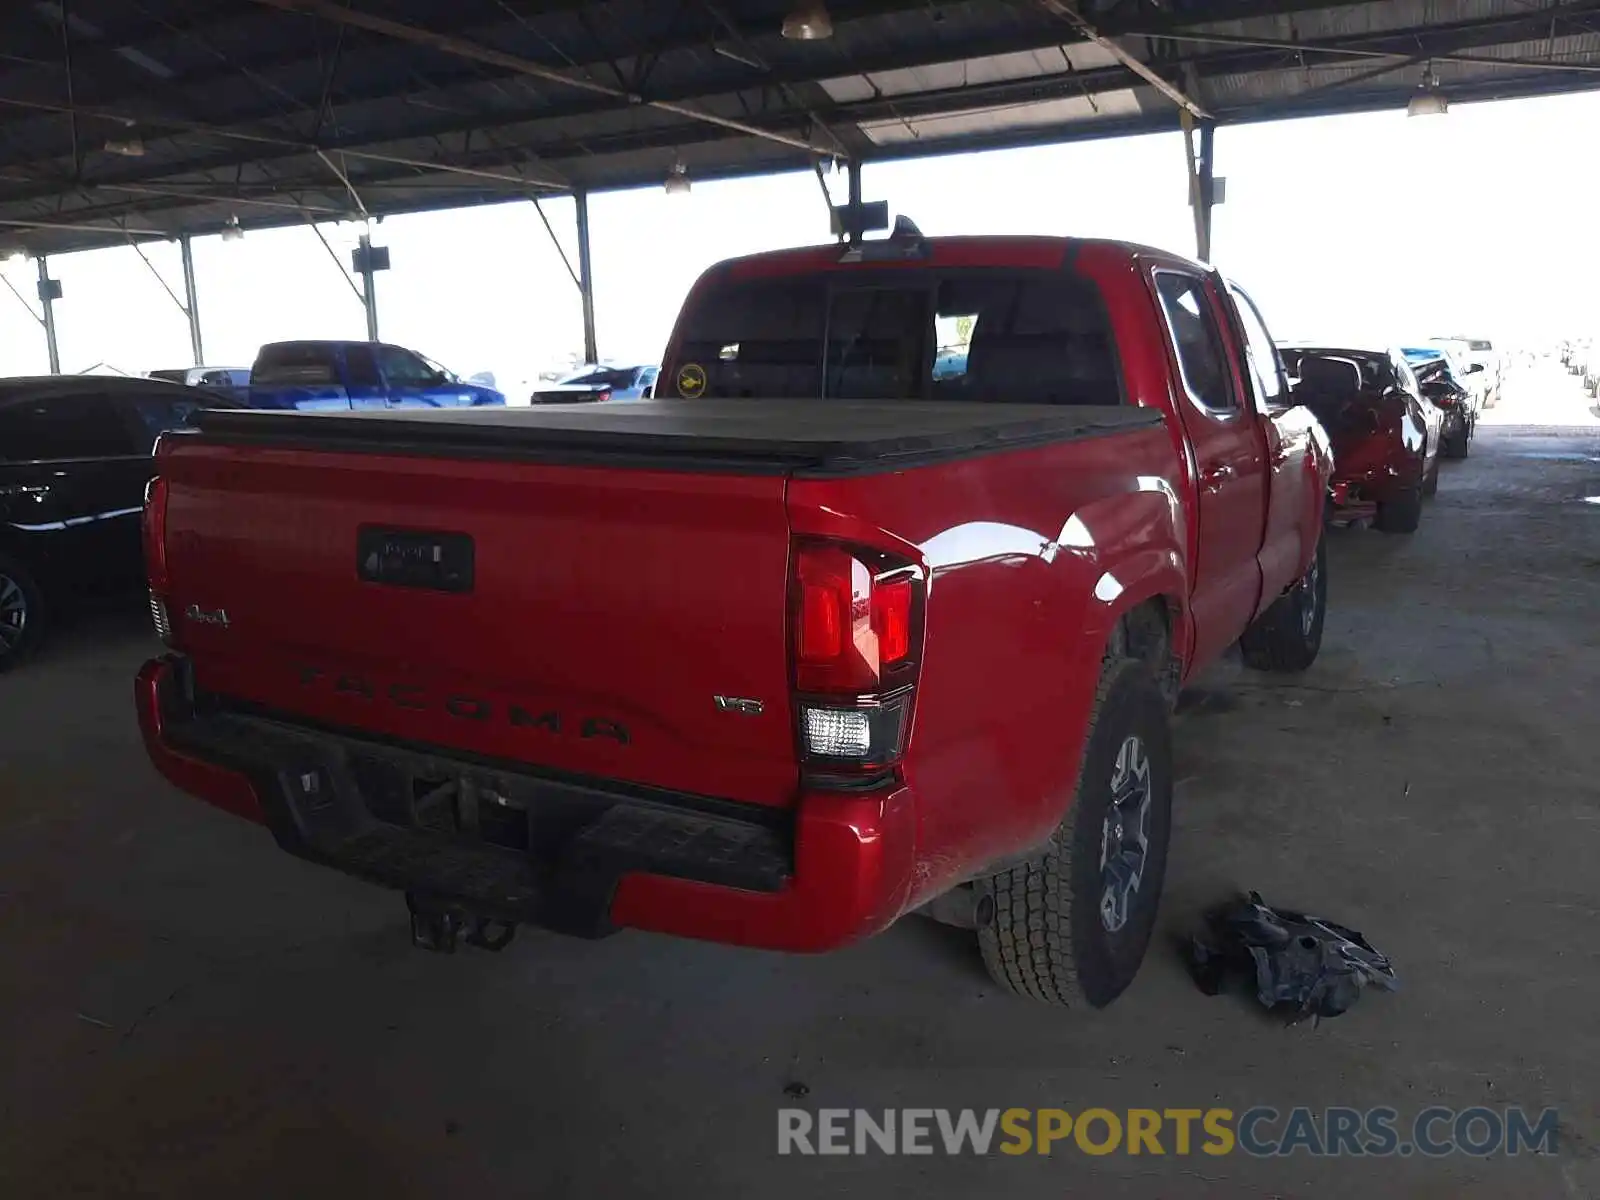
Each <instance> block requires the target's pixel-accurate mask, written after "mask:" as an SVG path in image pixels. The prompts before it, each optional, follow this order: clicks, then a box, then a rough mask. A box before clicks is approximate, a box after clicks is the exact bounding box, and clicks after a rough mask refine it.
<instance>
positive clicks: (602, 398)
mask: <svg viewBox="0 0 1600 1200" xmlns="http://www.w3.org/2000/svg"><path fill="white" fill-rule="evenodd" d="M594 398H595V399H596V400H597V401H599V402H600V403H601V404H604V403H605V402H606V401H607V400H609V399H611V389H610V388H605V389H603V390H602V391H598V392H596V393H595V394H594Z"/></svg>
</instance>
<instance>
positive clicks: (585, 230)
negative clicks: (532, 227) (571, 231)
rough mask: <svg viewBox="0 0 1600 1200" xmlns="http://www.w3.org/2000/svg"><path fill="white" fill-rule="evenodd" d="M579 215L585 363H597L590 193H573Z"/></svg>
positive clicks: (579, 270) (580, 288)
mask: <svg viewBox="0 0 1600 1200" xmlns="http://www.w3.org/2000/svg"><path fill="white" fill-rule="evenodd" d="M572 199H573V203H574V205H575V206H576V209H577V214H578V295H579V297H580V299H581V300H582V302H583V361H584V362H591V363H597V362H599V361H600V351H599V348H598V346H597V345H596V341H595V328H594V272H593V267H592V266H591V264H590V262H589V193H587V192H575V193H573V197H572Z"/></svg>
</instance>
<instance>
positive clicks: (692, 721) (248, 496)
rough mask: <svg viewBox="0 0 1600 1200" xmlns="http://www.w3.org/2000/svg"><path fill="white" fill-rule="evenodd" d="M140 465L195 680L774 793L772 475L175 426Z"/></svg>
mask: <svg viewBox="0 0 1600 1200" xmlns="http://www.w3.org/2000/svg"><path fill="white" fill-rule="evenodd" d="M305 419H309V420H316V419H317V418H305ZM158 469H159V472H160V475H161V477H162V478H163V479H164V480H165V481H166V488H167V515H166V531H167V533H166V547H167V577H168V580H169V586H168V588H167V591H168V596H167V600H168V608H169V611H170V612H171V613H172V614H173V617H174V624H175V626H176V633H175V636H176V638H177V641H178V644H179V645H180V647H181V648H182V649H183V650H184V651H186V652H187V653H189V654H190V655H191V657H192V658H193V660H194V664H195V672H196V681H197V684H198V686H199V687H200V688H201V689H202V690H204V691H206V692H208V693H215V694H217V695H219V696H222V697H225V698H228V699H230V700H233V701H239V702H244V703H246V704H248V705H251V706H259V707H260V708H262V709H264V710H266V711H268V712H277V713H282V714H284V715H285V716H286V717H287V718H288V719H291V720H301V721H311V722H314V723H318V724H323V725H328V726H331V727H334V728H340V729H348V730H357V731H364V732H367V733H370V734H374V735H378V736H381V737H385V738H391V739H398V740H401V741H404V742H410V743H418V744H423V745H428V746H436V747H446V748H450V749H453V750H457V751H462V752H466V753H469V754H474V755H482V756H486V757H489V758H493V759H499V760H509V761H513V762H518V763H529V764H535V765H538V766H540V767H545V768H550V769H553V770H557V771H563V772H570V773H573V774H578V775H588V776H600V777H605V778H611V779H620V780H628V781H632V782H635V783H639V784H645V785H653V786H657V787H663V788H671V789H676V790H682V791H692V792H697V793H701V794H710V795H716V796H721V797H724V798H727V799H734V800H745V801H750V802H754V803H760V804H768V805H783V804H787V803H789V802H790V801H791V798H792V796H793V795H794V791H795V785H796V778H797V769H796V758H795V749H794V736H793V731H792V728H791V724H790V719H789V705H788V700H787V696H788V657H787V651H786V644H785V636H786V635H785V627H786V626H785V609H786V578H787V571H788V542H789V531H788V525H787V519H786V516H785V508H784V504H785V497H784V492H785V486H786V485H785V479H784V477H783V476H782V475H781V474H765V475H750V474H738V473H687V472H672V471H657V470H641V469H637V468H632V469H624V470H616V469H609V468H606V467H602V466H584V465H552V464H541V463H529V462H508V461H493V460H482V459H479V460H470V459H469V460H461V459H455V458H446V457H425V456H416V457H413V456H406V455H397V454H371V453H346V452H340V451H337V450H322V449H316V448H297V447H270V446H269V447H261V446H237V445H229V444H227V443H226V442H213V441H209V440H206V439H198V438H181V437H180V438H172V439H168V440H167V441H166V442H164V443H163V446H162V451H161V456H160V461H159V466H158ZM719 696H721V697H731V698H738V699H740V700H746V701H755V702H757V704H758V705H759V706H760V710H759V711H754V710H755V709H756V705H725V706H719V704H718V702H717V698H718V697H719Z"/></svg>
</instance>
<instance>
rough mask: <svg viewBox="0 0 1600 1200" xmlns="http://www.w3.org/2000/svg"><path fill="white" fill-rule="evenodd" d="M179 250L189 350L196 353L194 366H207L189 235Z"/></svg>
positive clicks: (184, 238) (179, 242) (181, 241)
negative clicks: (187, 321)
mask: <svg viewBox="0 0 1600 1200" xmlns="http://www.w3.org/2000/svg"><path fill="white" fill-rule="evenodd" d="M178 249H179V250H181V251H182V252H183V295H184V299H185V300H186V301H187V303H185V304H184V314H185V315H186V316H187V317H188V318H189V348H190V349H191V350H193V351H194V365H195V366H197V367H201V366H204V365H205V361H206V352H205V347H204V346H203V345H202V344H201V342H200V300H199V293H198V292H197V291H196V289H195V286H194V247H193V246H192V245H191V244H190V242H189V235H188V234H184V235H183V236H182V237H180V238H179V239H178Z"/></svg>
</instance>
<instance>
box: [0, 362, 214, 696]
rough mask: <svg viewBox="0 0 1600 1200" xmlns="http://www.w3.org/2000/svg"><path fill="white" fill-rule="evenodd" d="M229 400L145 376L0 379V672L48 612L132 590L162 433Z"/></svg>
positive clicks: (139, 575)
mask: <svg viewBox="0 0 1600 1200" xmlns="http://www.w3.org/2000/svg"><path fill="white" fill-rule="evenodd" d="M236 407H238V403H237V402H236V401H233V400H230V399H228V398H226V397H222V396H217V395H215V394H213V393H210V392H208V391H206V390H204V389H202V388H195V387H178V386H174V385H172V384H167V383H161V382H159V381H156V380H150V379H115V378H87V377H73V376H64V377H57V376H51V377H47V378H43V379H0V671H4V670H6V669H7V668H8V667H11V666H13V665H15V664H16V663H17V662H19V661H20V660H21V659H22V658H24V657H25V656H26V655H27V654H28V653H29V652H30V651H32V650H34V649H36V648H37V647H38V645H39V642H40V640H41V639H42V638H43V636H44V631H45V626H46V624H47V623H48V621H49V618H50V617H51V615H52V614H53V613H55V612H57V611H59V610H60V609H62V608H64V607H67V606H70V605H71V604H72V603H73V602H74V601H76V600H78V599H80V598H82V597H85V596H88V595H93V594H115V593H119V592H126V593H136V592H137V590H138V589H139V587H140V585H141V583H142V581H143V579H144V556H143V551H142V547H141V544H140V537H139V516H140V511H141V508H142V506H143V504H144V489H145V484H146V483H147V482H149V479H150V473H151V469H150V463H151V451H152V450H153V449H154V447H155V441H156V437H157V435H158V434H161V433H163V432H165V431H166V430H169V429H178V428H181V427H182V426H183V425H185V424H186V423H187V422H188V420H189V418H190V417H191V416H192V415H193V414H194V413H195V412H196V411H197V410H199V409H202V408H236Z"/></svg>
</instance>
